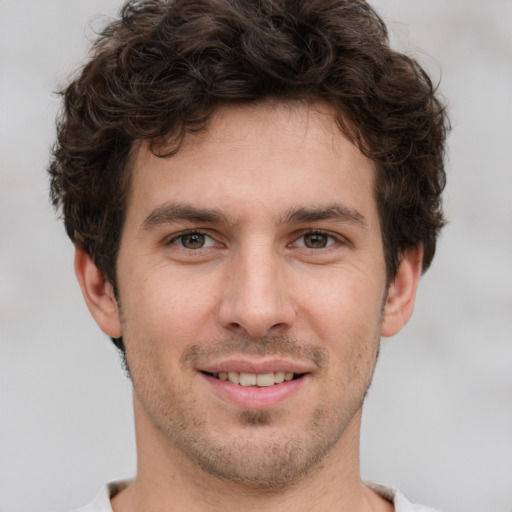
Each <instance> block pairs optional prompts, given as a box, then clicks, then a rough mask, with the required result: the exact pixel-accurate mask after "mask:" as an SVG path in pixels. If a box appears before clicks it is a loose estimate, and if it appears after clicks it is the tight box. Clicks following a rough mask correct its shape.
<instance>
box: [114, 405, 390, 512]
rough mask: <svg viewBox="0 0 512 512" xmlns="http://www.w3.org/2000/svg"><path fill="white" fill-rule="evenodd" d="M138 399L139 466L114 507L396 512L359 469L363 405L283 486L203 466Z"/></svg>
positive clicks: (122, 511)
mask: <svg viewBox="0 0 512 512" xmlns="http://www.w3.org/2000/svg"><path fill="white" fill-rule="evenodd" d="M141 409H142V408H141V407H140V404H137V401H136V402H135V418H136V432H137V453H138V468H137V476H136V477H135V479H134V480H133V482H132V484H131V485H130V486H129V487H128V488H127V489H125V490H124V491H123V492H121V493H120V494H118V495H117V496H116V497H114V498H113V499H112V506H113V509H114V512H135V511H138V510H149V511H151V512H164V511H165V512H173V511H180V510H194V511H195V512H217V511H219V512H231V511H233V512H234V511H239V510H245V511H247V512H252V511H256V510H257V511H258V512H262V511H272V512H285V511H291V510H293V511H294V512H306V511H307V512H312V511H322V512H325V511H331V510H332V511H337V512H338V511H339V512H341V511H347V512H348V511H350V512H369V511H377V510H378V511H381V512H390V511H392V510H393V507H392V505H391V504H389V503H388V502H387V501H385V500H383V499H382V498H381V497H379V496H378V495H377V494H376V493H374V492H373V491H371V490H370V489H368V488H367V487H365V486H364V485H363V484H362V482H361V478H360V471H359V430H360V422H361V410H360V411H359V412H358V413H357V414H356V415H355V417H354V418H353V420H352V422H351V424H350V425H349V426H348V427H347V429H346V430H345V432H344V434H343V436H342V438H341V439H340V440H339V441H338V443H337V444H336V445H335V446H334V447H333V449H332V450H331V451H330V453H329V454H328V455H327V456H326V457H324V459H323V460H322V461H320V462H319V463H318V464H316V466H315V467H313V468H311V470H310V471H308V473H307V474H305V475H303V476H302V477H300V479H295V480H294V481H291V482H286V483H282V484H280V485H279V486H272V485H269V484H252V483H249V484H247V483H239V482H234V481H231V480H224V479H222V478H219V477H217V476H212V475H210V474H208V473H206V472H204V471H203V470H202V469H201V468H199V467H197V465H196V463H195V462H193V461H190V460H189V459H188V458H187V457H186V456H185V455H184V454H183V453H181V452H180V451H179V450H177V449H176V448H174V447H172V446H169V443H168V442H166V439H165V438H164V436H163V434H162V433H161V432H160V431H159V430H158V429H156V428H155V427H154V426H153V425H152V424H150V422H149V420H148V418H147V416H145V414H143V411H141Z"/></svg>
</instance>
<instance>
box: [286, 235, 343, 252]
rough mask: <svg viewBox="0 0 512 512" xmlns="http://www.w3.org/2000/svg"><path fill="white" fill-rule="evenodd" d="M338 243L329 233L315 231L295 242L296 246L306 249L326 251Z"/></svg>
mask: <svg viewBox="0 0 512 512" xmlns="http://www.w3.org/2000/svg"><path fill="white" fill-rule="evenodd" d="M336 243H337V240H336V239H335V238H334V237H333V236H331V235H328V234H327V233H323V232H321V231H313V232H311V233H305V234H304V235H302V236H301V237H300V238H298V239H297V241H296V242H295V244H294V245H295V246H297V247H301V248H305V249H325V248H326V247H329V246H331V245H334V244H336Z"/></svg>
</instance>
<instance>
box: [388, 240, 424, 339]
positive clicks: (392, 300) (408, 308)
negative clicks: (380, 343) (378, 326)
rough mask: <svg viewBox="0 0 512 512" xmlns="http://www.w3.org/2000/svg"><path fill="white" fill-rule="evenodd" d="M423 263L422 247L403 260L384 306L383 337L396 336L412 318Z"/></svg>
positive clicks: (409, 253) (408, 254) (412, 251)
mask: <svg viewBox="0 0 512 512" xmlns="http://www.w3.org/2000/svg"><path fill="white" fill-rule="evenodd" d="M422 261H423V248H422V247H421V246H419V247H416V248H415V249H412V250H411V251H409V252H408V253H407V254H405V256H404V257H403V258H402V260H401V262H400V265H399V267H398V271H397V273H396V276H395V278H394V279H393V281H392V282H391V285H390V286H389V290H388V295H387V298H386V303H385V305H384V317H383V322H382V331H381V334H382V336H385V337H387V336H394V335H395V334H397V333H398V332H399V331H400V329H402V327H403V326H404V325H405V324H406V323H407V322H408V320H409V318H410V317H411V315H412V312H413V310H414V300H415V298H416V289H417V287H418V282H419V279H420V275H421V268H422Z"/></svg>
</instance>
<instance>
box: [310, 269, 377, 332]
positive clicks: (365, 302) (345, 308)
mask: <svg viewBox="0 0 512 512" xmlns="http://www.w3.org/2000/svg"><path fill="white" fill-rule="evenodd" d="M337 277H338V278H337ZM379 281H380V280H379V279H377V278H375V280H374V279H372V278H365V279H361V278H360V277H359V276H354V275H352V276H351V275H345V276H341V273H340V275H339V276H331V278H330V279H326V280H324V281H323V282H316V283H315V286H309V287H308V288H307V289H306V290H305V293H304V296H303V300H302V309H303V313H304V315H306V316H307V317H308V319H309V322H310V323H311V324H312V325H313V327H314V329H315V331H317V332H318V334H321V337H322V338H323V339H329V338H332V337H334V339H340V338H341V339H345V338H347V337H350V338H353V337H360V336H361V337H365V336H369V335H370V334H373V333H374V332H375V330H376V328H377V327H378V326H379V325H380V320H381V316H382V302H383V297H384V286H378V285H377V283H379Z"/></svg>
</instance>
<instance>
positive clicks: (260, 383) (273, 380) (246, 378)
mask: <svg viewBox="0 0 512 512" xmlns="http://www.w3.org/2000/svg"><path fill="white" fill-rule="evenodd" d="M209 375H211V376H212V377H214V378H216V379H219V380H222V381H228V382H231V383H232V384H238V385H240V386H245V387H249V386H256V387H270V386H274V385H276V384H281V383H283V382H285V381H290V380H294V379H297V378H299V377H301V376H302V374H295V373H293V372H282V371H277V372H270V373H246V372H218V373H210V374H209Z"/></svg>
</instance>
